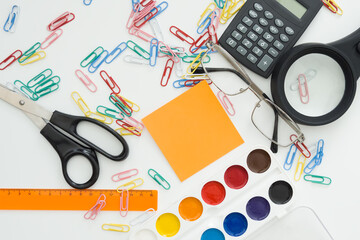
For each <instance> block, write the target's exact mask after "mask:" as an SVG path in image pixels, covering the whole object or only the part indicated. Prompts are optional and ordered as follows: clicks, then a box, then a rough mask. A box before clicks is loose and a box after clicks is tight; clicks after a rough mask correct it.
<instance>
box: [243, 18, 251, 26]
mask: <svg viewBox="0 0 360 240" xmlns="http://www.w3.org/2000/svg"><path fill="white" fill-rule="evenodd" d="M242 21H243V23H245V24H246V25H248V26H249V27H250V26H251V25H252V24H253V20H251V19H250V18H248V17H244V18H243V19H242Z"/></svg>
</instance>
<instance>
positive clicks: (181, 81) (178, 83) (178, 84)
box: [173, 79, 188, 88]
mask: <svg viewBox="0 0 360 240" xmlns="http://www.w3.org/2000/svg"><path fill="white" fill-rule="evenodd" d="M187 80H188V79H179V80H176V81H174V82H173V86H174V88H183V87H185V82H186V81H187Z"/></svg>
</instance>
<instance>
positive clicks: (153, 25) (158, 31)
mask: <svg viewBox="0 0 360 240" xmlns="http://www.w3.org/2000/svg"><path fill="white" fill-rule="evenodd" d="M158 13H159V12H158ZM149 24H150V27H151V30H152V32H153V33H154V35H155V38H156V39H159V41H164V36H163V33H162V31H161V28H160V25H159V22H158V21H157V20H156V18H155V17H153V18H152V19H151V20H150V21H149Z"/></svg>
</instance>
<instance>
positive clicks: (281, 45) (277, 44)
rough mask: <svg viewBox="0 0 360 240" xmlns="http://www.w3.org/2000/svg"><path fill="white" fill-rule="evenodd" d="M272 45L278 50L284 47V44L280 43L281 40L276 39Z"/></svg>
mask: <svg viewBox="0 0 360 240" xmlns="http://www.w3.org/2000/svg"><path fill="white" fill-rule="evenodd" d="M274 46H275V47H276V48H277V49H279V50H280V51H281V50H282V49H283V48H284V44H282V43H281V42H279V41H278V40H276V41H275V42H274Z"/></svg>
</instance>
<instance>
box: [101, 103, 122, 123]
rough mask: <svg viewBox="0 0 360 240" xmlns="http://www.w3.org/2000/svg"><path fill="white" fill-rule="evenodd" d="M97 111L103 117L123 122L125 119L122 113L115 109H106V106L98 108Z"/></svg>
mask: <svg viewBox="0 0 360 240" xmlns="http://www.w3.org/2000/svg"><path fill="white" fill-rule="evenodd" d="M96 111H97V112H98V113H100V114H102V115H105V116H108V117H110V118H113V119H119V120H123V119H124V114H123V113H121V112H118V111H116V110H114V109H111V108H108V107H105V106H102V105H100V106H98V107H97V108H96ZM118 116H122V117H118Z"/></svg>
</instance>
